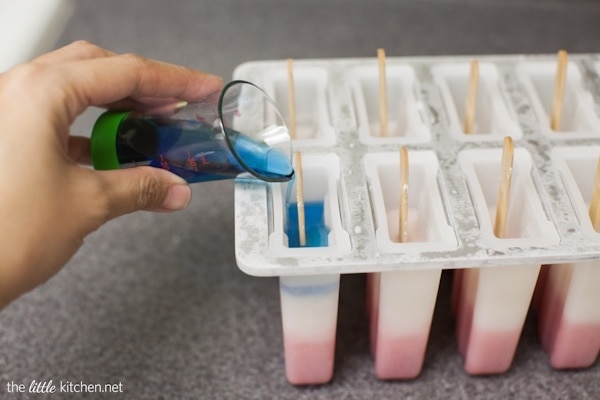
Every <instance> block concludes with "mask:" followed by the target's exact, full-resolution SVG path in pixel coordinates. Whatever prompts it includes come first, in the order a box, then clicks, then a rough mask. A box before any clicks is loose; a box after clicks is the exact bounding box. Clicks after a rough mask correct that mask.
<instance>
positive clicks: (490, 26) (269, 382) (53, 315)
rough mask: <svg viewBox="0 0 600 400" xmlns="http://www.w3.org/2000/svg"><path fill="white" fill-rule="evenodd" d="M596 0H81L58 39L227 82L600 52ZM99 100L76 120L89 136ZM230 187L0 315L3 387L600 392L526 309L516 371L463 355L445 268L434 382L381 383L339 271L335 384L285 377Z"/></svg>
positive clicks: (143, 223)
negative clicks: (286, 66)
mask: <svg viewBox="0 0 600 400" xmlns="http://www.w3.org/2000/svg"><path fill="white" fill-rule="evenodd" d="M599 21H600V3H599V2H597V1H594V0H589V1H584V0H573V1H566V0H565V1H558V0H537V1H536V0H527V1H518V0H505V1H500V0H488V1H486V0H421V1H417V0H414V1H408V0H404V1H399V0H387V1H385V0H378V1H344V0H326V1H313V0H282V1H267V0H204V1H194V0H179V1H168V0H130V1H127V2H124V1H120V0H102V1H79V2H77V5H76V8H75V12H74V15H73V17H72V19H71V20H70V22H69V23H68V25H67V27H66V29H65V31H64V33H63V34H62V36H61V38H60V42H59V44H58V45H62V44H66V43H69V42H71V41H73V40H77V39H86V40H89V41H92V42H94V43H96V44H99V45H101V46H104V47H107V48H109V49H112V50H114V51H117V52H135V53H139V54H142V55H144V56H147V57H152V58H157V59H160V60H165V61H170V62H174V63H180V64H184V65H187V66H191V67H194V68H198V69H202V70H206V71H209V72H212V73H217V74H220V75H222V76H224V77H225V79H228V78H230V77H231V74H232V72H233V69H234V68H235V67H236V66H237V65H238V64H240V63H242V62H244V61H250V60H264V59H284V58H288V57H293V58H325V57H327V58H330V57H374V56H375V54H376V49H377V48H378V47H383V48H385V49H386V52H387V54H388V56H413V55H441V54H444V55H445V54H457V55H463V54H513V53H554V52H555V51H557V50H558V49H560V48H565V49H567V50H568V51H570V52H572V53H579V52H594V53H595V52H600V41H599V38H600V23H599ZM97 115H98V111H97V110H90V111H88V112H86V113H85V114H84V115H83V116H82V117H81V118H80V119H79V120H78V121H77V122H76V123H75V125H74V126H73V131H74V133H78V134H85V133H88V132H89V130H90V128H91V124H92V123H93V121H94V118H95V117H96V116H97ZM233 207H234V202H233V182H213V183H204V184H196V185H194V186H193V200H192V202H191V204H190V206H189V208H188V209H187V210H185V211H183V212H180V213H176V214H169V215H166V214H153V213H148V212H140V213H135V214H131V215H128V216H125V217H123V218H120V219H118V220H114V221H112V222H110V223H109V224H107V225H105V226H104V227H102V228H101V229H100V230H98V231H97V232H95V233H94V234H92V235H91V236H89V237H88V239H87V240H86V242H85V244H84V246H83V247H82V249H81V250H80V251H79V253H78V254H77V255H76V256H75V257H74V258H73V259H72V260H71V261H70V262H69V264H68V265H67V266H66V268H65V269H64V270H63V271H61V272H60V273H59V274H58V275H57V276H55V277H54V278H52V279H51V280H50V281H48V282H47V283H46V284H44V285H43V286H41V287H39V288H37V289H36V290H34V291H32V292H30V293H28V294H26V295H25V296H23V297H21V298H20V299H18V300H17V301H15V302H14V303H12V304H11V305H10V306H9V307H7V308H6V309H5V310H3V311H2V312H0V398H2V399H13V398H14V399H18V398H31V399H44V398H52V399H62V398H65V399H67V398H69V399H71V398H72V399H77V398H88V397H89V398H128V399H270V398H277V399H383V398H389V399H391V398H394V399H400V398H403V399H455V398H456V399H496V398H503V399H506V398H515V399H524V398H531V399H546V398H547V399H597V398H600V379H599V378H600V366H599V365H598V363H596V364H595V365H594V366H593V367H591V368H589V369H586V370H582V371H554V370H552V369H551V368H550V367H549V365H548V361H547V356H546V354H545V353H544V351H543V350H542V348H541V345H540V343H539V340H538V338H537V332H536V328H535V321H534V318H533V315H532V316H530V317H529V318H528V319H527V322H526V325H525V328H524V331H523V336H522V339H521V342H520V344H519V347H518V349H517V354H516V357H515V360H514V364H513V366H512V368H511V369H510V370H509V371H508V372H507V373H506V374H503V375H500V376H492V377H471V376H469V375H467V374H466V373H465V372H464V370H463V367H462V359H461V357H460V356H459V354H458V350H457V345H456V342H455V337H454V319H453V317H452V314H451V312H450V310H449V308H450V307H449V296H450V283H451V275H450V274H449V273H444V275H443V277H442V283H441V289H440V293H439V296H438V304H437V307H436V312H435V316H434V320H433V325H432V332H431V337H430V341H429V347H428V350H427V354H426V359H425V365H424V370H423V373H422V374H421V376H420V377H419V378H417V379H415V380H411V381H393V382H384V381H379V380H378V379H376V377H375V375H374V371H373V361H372V359H371V357H370V355H369V344H368V324H367V321H366V318H365V312H364V296H365V294H364V276H361V275H345V276H342V282H341V293H340V306H339V307H340V308H339V321H338V337H337V344H336V368H335V375H334V378H333V381H332V382H331V383H330V384H327V385H323V386H316V387H294V386H292V385H290V384H288V383H287V381H286V379H285V374H284V360H283V351H282V347H283V344H282V337H281V317H280V310H279V291H278V282H277V279H276V278H256V277H251V276H247V275H245V274H244V273H242V272H241V271H239V270H238V269H237V267H236V264H235V257H234V226H233V224H234V222H233ZM50 379H51V380H53V381H54V383H57V382H59V381H63V382H66V381H70V382H74V383H80V382H84V383H91V384H96V383H98V384H121V385H122V388H123V391H124V394H90V395H85V394H77V393H69V394H65V393H63V394H56V395H53V396H51V395H44V394H29V395H28V396H29V397H27V396H26V395H18V394H15V393H8V392H7V384H10V383H15V384H25V385H27V386H29V385H30V383H31V382H32V381H33V380H36V381H48V380H50Z"/></svg>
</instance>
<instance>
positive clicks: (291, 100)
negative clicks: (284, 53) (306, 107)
mask: <svg viewBox="0 0 600 400" xmlns="http://www.w3.org/2000/svg"><path fill="white" fill-rule="evenodd" d="M287 73H288V112H289V115H290V118H289V124H290V136H291V138H292V140H293V139H296V137H297V132H296V91H295V87H294V60H292V59H291V58H288V59H287Z"/></svg>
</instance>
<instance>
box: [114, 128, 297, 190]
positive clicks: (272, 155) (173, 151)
mask: <svg viewBox="0 0 600 400" xmlns="http://www.w3.org/2000/svg"><path fill="white" fill-rule="evenodd" d="M229 139H230V141H231V143H232V146H233V148H234V150H235V151H236V152H237V154H238V157H239V159H241V160H242V161H243V163H244V164H245V165H242V164H241V163H240V161H239V160H238V158H236V157H235V156H234V155H233V153H232V151H231V149H230V148H229V145H228V143H227V141H226V139H225V137H224V135H223V133H222V132H221V131H220V129H214V128H213V127H211V126H210V125H208V124H206V123H204V122H200V121H196V120H172V119H168V118H135V117H134V118H127V119H125V120H124V121H123V122H122V123H121V126H119V132H118V134H117V138H116V151H117V157H118V161H119V164H120V165H121V167H128V166H139V165H149V166H151V167H157V168H163V169H166V170H169V171H171V172H173V173H175V174H176V175H179V176H180V177H182V178H183V179H185V180H186V181H187V182H189V183H193V182H206V181H213V180H221V179H232V178H235V177H236V176H238V175H239V174H240V173H242V172H248V170H249V169H250V170H252V171H253V172H254V175H258V176H259V177H262V178H263V179H265V178H266V180H288V179H290V178H291V177H292V175H293V173H294V171H293V168H292V164H291V160H290V158H289V156H287V155H286V154H284V153H282V152H281V151H279V150H277V149H274V148H272V147H269V146H268V145H267V144H265V143H262V142H258V141H255V140H253V139H252V138H250V137H249V136H246V135H244V134H242V133H239V132H232V131H231V130H230V132H229Z"/></svg>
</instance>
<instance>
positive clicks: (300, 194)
mask: <svg viewBox="0 0 600 400" xmlns="http://www.w3.org/2000/svg"><path fill="white" fill-rule="evenodd" d="M294 160H295V163H296V167H295V173H296V207H297V209H298V238H299V242H300V247H304V246H306V217H305V215H304V179H303V177H302V154H301V153H300V151H296V152H295V153H294Z"/></svg>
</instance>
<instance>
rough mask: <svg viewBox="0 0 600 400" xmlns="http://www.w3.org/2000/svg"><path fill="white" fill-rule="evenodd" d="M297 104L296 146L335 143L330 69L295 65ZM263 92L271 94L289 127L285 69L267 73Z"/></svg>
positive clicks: (287, 86)
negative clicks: (315, 142)
mask: <svg viewBox="0 0 600 400" xmlns="http://www.w3.org/2000/svg"><path fill="white" fill-rule="evenodd" d="M293 71H294V72H293V75H294V94H295V95H294V103H295V108H294V110H295V115H296V137H295V138H293V139H294V140H295V141H296V144H297V145H302V144H304V145H306V144H311V143H312V142H313V141H318V142H320V143H326V144H330V145H331V144H334V143H335V134H334V131H333V127H332V124H331V117H330V114H329V109H330V107H329V104H328V95H327V87H328V84H329V76H328V74H327V70H325V69H322V68H318V67H306V66H294V68H293ZM264 90H265V91H266V92H267V93H269V94H270V95H271V96H272V98H273V100H274V101H275V103H276V104H277V106H278V107H279V110H280V112H281V115H282V116H283V118H284V120H285V121H286V122H287V123H288V127H289V128H290V129H291V126H289V125H290V100H289V99H290V98H289V93H290V85H289V79H288V74H287V70H286V69H281V68H278V69H275V70H272V71H270V73H269V74H267V77H266V79H265V82H264Z"/></svg>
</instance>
